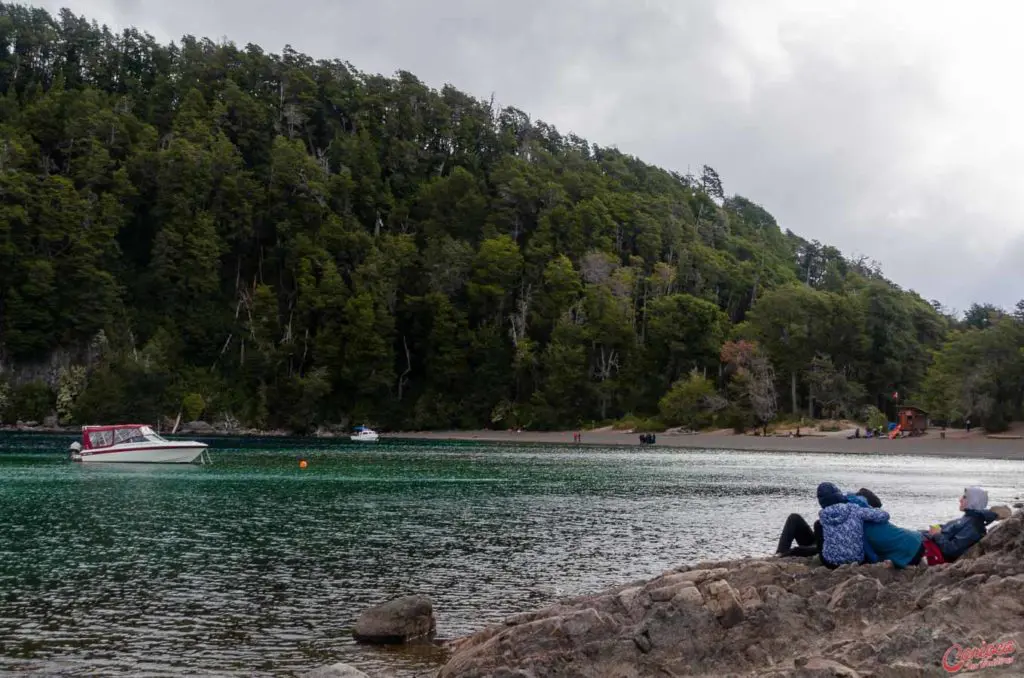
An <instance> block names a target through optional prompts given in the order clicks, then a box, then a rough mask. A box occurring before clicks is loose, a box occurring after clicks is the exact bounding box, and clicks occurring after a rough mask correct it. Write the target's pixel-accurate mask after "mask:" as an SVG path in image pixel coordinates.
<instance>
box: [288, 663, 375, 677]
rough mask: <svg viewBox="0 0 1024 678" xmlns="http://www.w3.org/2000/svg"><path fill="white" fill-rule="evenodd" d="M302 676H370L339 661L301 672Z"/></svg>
mask: <svg viewBox="0 0 1024 678" xmlns="http://www.w3.org/2000/svg"><path fill="white" fill-rule="evenodd" d="M302 678H370V676H368V675H366V674H365V673H363V672H362V671H360V670H359V669H356V668H353V667H351V666H349V665H348V664H340V663H339V664H331V665H330V666H321V667H319V668H316V669H313V670H312V671H309V672H307V673H304V674H302Z"/></svg>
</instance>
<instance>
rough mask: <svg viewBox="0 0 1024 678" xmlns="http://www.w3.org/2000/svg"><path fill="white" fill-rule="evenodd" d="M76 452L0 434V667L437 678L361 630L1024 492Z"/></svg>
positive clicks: (401, 458)
mask: <svg viewBox="0 0 1024 678" xmlns="http://www.w3.org/2000/svg"><path fill="white" fill-rule="evenodd" d="M70 442H71V438H69V437H60V436H39V435H15V434H5V435H0V670H14V671H19V672H22V671H24V672H31V671H38V672H41V673H45V674H48V675H54V674H59V675H97V674H102V675H133V676H138V675H196V674H217V675H270V674H274V675H282V674H285V675H287V674H294V673H299V672H301V671H303V670H307V669H311V668H315V667H316V666H319V665H322V664H327V663H333V662H337V661H342V662H346V663H348V664H351V665H353V666H356V667H359V668H362V669H363V670H366V671H367V672H370V673H373V672H375V671H377V672H384V671H387V672H388V674H390V675H400V676H403V675H404V676H417V675H422V676H427V675H432V674H433V672H434V671H435V670H436V668H437V666H438V663H439V662H441V661H443V654H442V653H440V652H438V651H431V650H429V649H423V648H419V649H414V650H412V651H410V650H386V649H376V648H366V647H362V646H359V645H356V644H354V643H353V642H352V641H351V626H352V624H353V622H354V621H355V618H356V617H357V616H358V614H359V612H360V611H362V610H363V609H365V608H366V607H368V606H371V605H374V604H377V603H381V602H385V601H387V600H389V599H391V598H395V597H398V596H401V595H405V594H409V593H423V594H426V595H429V596H430V597H431V598H432V599H433V600H434V604H435V609H436V612H437V616H438V633H439V636H441V637H443V638H448V637H453V636H457V635H461V634H465V633H469V632H472V631H474V630H477V629H480V628H481V627H483V626H485V625H487V624H488V623H491V622H496V621H499V620H501V619H502V618H504V617H506V616H508V615H510V614H513V613H516V612H520V611H524V610H528V609H533V608H536V607H539V606H543V605H546V604H548V603H551V602H553V601H555V600H556V599H558V598H560V597H564V596H568V595H574V594H578V593H583V592H588V591H594V590H597V589H601V588H603V587H607V586H610V585H614V584H619V583H623V582H627V581H631V580H633V579H637V578H640V577H647V576H651V575H655V574H658V573H659V572H661V571H663V570H665V569H668V568H670V567H674V566H678V565H680V564H683V563H687V562H694V561H699V560H706V559H717V558H731V557H738V556H744V555H757V554H766V553H769V552H771V551H773V550H774V548H775V543H776V540H777V538H778V532H779V528H780V526H781V524H782V522H783V520H784V519H785V516H786V515H787V514H788V513H790V512H793V511H799V512H802V513H804V514H806V515H807V516H808V517H809V518H810V519H813V516H814V513H815V511H816V509H817V506H816V503H815V497H814V489H815V486H816V485H817V483H818V482H820V481H821V480H831V481H833V482H836V483H838V484H840V485H841V486H842V487H844V488H848V489H850V490H855V489H857V488H858V487H868V488H871V489H872V490H874V491H875V492H876V493H877V494H878V495H879V496H880V497H881V498H882V500H883V501H884V502H885V508H886V509H887V510H889V511H890V512H891V514H892V516H893V522H895V523H897V524H900V525H903V526H907V527H926V526H927V525H929V524H931V523H935V522H937V521H940V520H947V519H950V518H953V517H955V515H956V502H957V498H958V497H959V494H960V492H961V491H962V488H963V487H964V486H965V485H967V484H980V485H983V486H985V487H986V488H988V490H989V492H990V495H991V497H992V500H993V502H994V503H999V502H1008V501H1010V500H1012V499H1013V498H1014V497H1016V496H1017V495H1019V494H1021V492H1022V491H1024V463H1021V462H1004V461H987V460H986V461H978V460H953V459H937V458H914V457H885V456H841V455H807V454H768V453H741V452H690V451H683V450H679V451H667V450H659V449H650V448H648V449H644V450H642V451H641V450H639V449H599V448H587V447H579V448H576V447H568V446H564V447H557V446H528V445H521V446H502V445H477V444H471V443H459V444H453V443H417V442H393V443H392V442H382V443H380V444H378V445H373V446H366V445H362V446H360V445H356V444H352V443H349V442H347V441H338V440H330V441H325V440H305V439H301V440H300V439H227V438H220V439H212V440H208V441H207V442H210V443H211V445H212V457H213V461H214V464H213V465H212V466H206V467H198V466H197V467H192V466H185V467H182V466H147V465H124V466H118V465H81V464H71V463H69V462H67V461H66V455H65V453H64V450H65V449H66V448H67V445H68V443H70ZM300 457H305V458H306V459H308V461H309V466H308V468H306V469H305V470H302V469H300V468H299V466H298V460H299V458H300Z"/></svg>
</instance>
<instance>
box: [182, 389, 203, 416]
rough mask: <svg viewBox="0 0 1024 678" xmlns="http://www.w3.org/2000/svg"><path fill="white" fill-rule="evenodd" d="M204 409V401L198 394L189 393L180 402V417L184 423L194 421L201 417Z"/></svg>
mask: <svg viewBox="0 0 1024 678" xmlns="http://www.w3.org/2000/svg"><path fill="white" fill-rule="evenodd" d="M205 409H206V401H204V400H203V396H201V395H199V394H198V393H189V394H188V395H186V396H185V397H184V398H182V400H181V416H183V417H184V418H185V421H195V420H197V419H199V417H201V416H202V414H203V411H204V410H205Z"/></svg>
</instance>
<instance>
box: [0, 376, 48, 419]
mask: <svg viewBox="0 0 1024 678" xmlns="http://www.w3.org/2000/svg"><path fill="white" fill-rule="evenodd" d="M54 405H55V399H54V394H53V391H51V390H50V387H49V386H47V385H46V382H43V381H30V382H29V383H27V384H22V385H21V386H16V387H15V388H14V389H12V393H11V404H10V405H9V406H8V410H9V414H8V415H7V416H8V418H10V419H11V420H12V421H17V420H19V419H20V420H23V421H39V422H41V421H43V420H44V419H46V417H48V416H49V415H50V413H51V412H53V408H54Z"/></svg>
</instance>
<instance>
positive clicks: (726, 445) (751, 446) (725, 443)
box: [386, 429, 1024, 461]
mask: <svg viewBox="0 0 1024 678" xmlns="http://www.w3.org/2000/svg"><path fill="white" fill-rule="evenodd" d="M386 436H387V437H388V438H405V439H422V440H452V441H458V440H464V441H473V442H495V443H540V444H566V445H573V444H581V445H584V446H586V445H593V446H619V445H635V446H640V439H639V434H636V433H627V432H624V431H613V430H608V429H602V430H598V431H583V442H582V443H573V431H522V432H516V431H420V432H405V433H388V434H386ZM643 447H644V448H648V449H657V448H659V447H660V448H678V449H693V450H739V451H744V452H794V453H825V454H885V455H900V454H907V455H915V456H938V457H962V458H977V459H1009V460H1016V461H1024V440H1022V439H1017V438H995V437H988V436H986V435H985V434H984V433H982V432H978V431H972V432H971V433H969V434H968V433H966V432H963V431H950V432H948V433H947V434H946V437H945V438H944V439H943V438H940V436H939V433H938V432H930V433H929V434H927V435H924V436H921V437H916V438H898V439H896V440H888V439H865V438H860V439H853V440H850V439H847V438H846V434H845V433H843V434H814V435H808V436H803V437H800V438H796V437H792V438H791V437H786V436H768V437H761V436H753V435H735V434H731V433H697V434H683V433H659V434H657V444H656V445H644V446H643Z"/></svg>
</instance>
